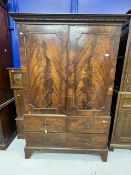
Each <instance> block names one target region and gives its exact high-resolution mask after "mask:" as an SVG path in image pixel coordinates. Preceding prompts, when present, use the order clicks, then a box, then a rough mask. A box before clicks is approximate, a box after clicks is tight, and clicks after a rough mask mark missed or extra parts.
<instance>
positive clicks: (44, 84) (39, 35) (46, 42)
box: [21, 25, 68, 113]
mask: <svg viewBox="0 0 131 175" xmlns="http://www.w3.org/2000/svg"><path fill="white" fill-rule="evenodd" d="M61 28H62V29H64V30H62V29H61ZM67 29H68V28H67V27H66V26H65V27H62V26H48V25H47V26H44V27H41V26H39V27H37V29H36V26H33V27H32V28H31V27H27V28H26V31H28V32H29V33H26V35H25V36H23V37H24V39H23V40H22V41H24V43H22V44H23V47H24V48H25V47H26V48H30V49H26V50H25V59H26V61H23V63H24V64H26V65H23V69H24V70H25V71H26V78H27V86H28V89H27V93H28V95H27V96H24V98H25V99H27V98H28V99H27V101H28V104H27V105H29V106H30V108H32V109H31V110H36V111H37V109H38V110H39V109H43V111H44V110H45V111H46V110H50V112H51V111H53V112H54V111H57V112H58V113H61V112H62V111H64V109H63V108H64V107H65V97H66V78H67V77H66V68H67V51H66V48H67V36H68V35H67V34H65V31H66V32H67ZM32 30H33V32H30V31H32ZM35 30H36V31H35ZM21 50H22V51H21V53H22V54H23V48H22V49H21ZM22 56H23V55H22ZM22 58H23V57H22ZM28 90H30V91H28Z"/></svg>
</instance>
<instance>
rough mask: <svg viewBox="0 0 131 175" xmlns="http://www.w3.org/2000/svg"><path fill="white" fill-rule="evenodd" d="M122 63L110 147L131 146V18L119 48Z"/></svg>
mask: <svg viewBox="0 0 131 175" xmlns="http://www.w3.org/2000/svg"><path fill="white" fill-rule="evenodd" d="M118 58H121V63H122V64H121V65H123V66H121V65H118V67H119V72H121V74H122V76H120V77H121V78H118V74H116V80H117V81H115V88H114V99H116V101H117V105H116V108H115V107H114V108H112V114H115V121H114V126H113V132H112V139H111V144H110V148H131V23H130V19H128V21H127V22H126V23H125V25H124V26H123V29H122V39H121V43H120V49H119V57H118Z"/></svg>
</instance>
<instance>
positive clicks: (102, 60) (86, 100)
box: [68, 25, 121, 115]
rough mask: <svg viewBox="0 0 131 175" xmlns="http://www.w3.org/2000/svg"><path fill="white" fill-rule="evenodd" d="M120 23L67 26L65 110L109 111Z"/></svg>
mask: <svg viewBox="0 0 131 175" xmlns="http://www.w3.org/2000/svg"><path fill="white" fill-rule="evenodd" d="M120 30H121V27H120V26H106V25H102V26H99V25H98V26H95V25H94V26H93V25H88V26H86V25H85V26H84V25H79V26H70V36H69V38H70V44H69V49H70V50H69V60H68V66H69V67H68V112H69V114H71V115H73V114H74V115H94V114H95V115H110V105H111V99H112V89H113V83H114V75H115V68H116V60H117V53H118V45H119V38H120Z"/></svg>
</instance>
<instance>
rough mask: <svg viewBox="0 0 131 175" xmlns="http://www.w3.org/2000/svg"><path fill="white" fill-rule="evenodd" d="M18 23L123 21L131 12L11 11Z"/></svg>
mask: <svg viewBox="0 0 131 175" xmlns="http://www.w3.org/2000/svg"><path fill="white" fill-rule="evenodd" d="M9 15H11V16H12V17H13V19H14V20H15V21H16V22H18V23H21V22H22V23H24V22H26V23H30V22H36V23H37V22H38V23H39V22H47V23H48V22H51V23H57V22H63V23H86V22H88V23H94V22H96V23H103V22H104V23H105V22H107V23H123V22H125V21H127V19H128V18H131V15H130V14H40V13H9Z"/></svg>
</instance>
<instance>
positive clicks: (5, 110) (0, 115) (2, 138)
mask: <svg viewBox="0 0 131 175" xmlns="http://www.w3.org/2000/svg"><path fill="white" fill-rule="evenodd" d="M0 26H1V27H0V149H6V148H7V146H8V145H9V143H10V142H11V140H12V139H13V138H14V137H15V135H16V124H15V117H16V112H15V102H14V97H13V92H12V90H11V89H10V82H9V81H10V80H9V74H8V70H7V68H8V67H11V50H10V41H9V31H8V17H7V10H6V1H4V0H0Z"/></svg>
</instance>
